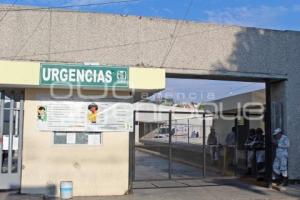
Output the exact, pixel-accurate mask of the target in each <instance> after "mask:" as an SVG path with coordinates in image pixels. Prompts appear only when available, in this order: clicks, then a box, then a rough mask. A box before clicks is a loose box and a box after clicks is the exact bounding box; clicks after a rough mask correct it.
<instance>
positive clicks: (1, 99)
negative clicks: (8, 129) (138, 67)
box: [0, 91, 4, 174]
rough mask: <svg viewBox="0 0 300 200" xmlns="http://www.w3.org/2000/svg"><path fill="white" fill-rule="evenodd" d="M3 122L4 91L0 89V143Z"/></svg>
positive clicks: (0, 159) (0, 169)
mask: <svg viewBox="0 0 300 200" xmlns="http://www.w3.org/2000/svg"><path fill="white" fill-rule="evenodd" d="M3 123H4V91H0V140H1V141H0V143H1V144H2V145H3V142H4V141H3V128H4V126H3ZM2 145H1V148H0V174H1V172H2V156H3V152H2Z"/></svg>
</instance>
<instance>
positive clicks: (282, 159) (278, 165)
mask: <svg viewBox="0 0 300 200" xmlns="http://www.w3.org/2000/svg"><path fill="white" fill-rule="evenodd" d="M273 137H274V140H273V144H274V146H275V147H276V154H275V159H274V162H273V177H272V178H273V180H277V179H278V177H280V179H281V180H282V181H281V183H282V184H283V185H285V186H286V185H287V184H288V171H287V170H288V148H289V147H290V141H289V138H288V137H287V136H286V135H284V134H283V132H282V130H281V129H280V128H277V129H276V130H275V131H274V133H273Z"/></svg>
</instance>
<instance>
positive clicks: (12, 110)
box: [0, 89, 24, 190]
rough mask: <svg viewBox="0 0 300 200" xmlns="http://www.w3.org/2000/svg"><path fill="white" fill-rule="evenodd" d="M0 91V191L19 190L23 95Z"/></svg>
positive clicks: (21, 92) (13, 91) (15, 92)
mask: <svg viewBox="0 0 300 200" xmlns="http://www.w3.org/2000/svg"><path fill="white" fill-rule="evenodd" d="M23 94H24V93H23V91H20V90H7V89H5V90H0V189H1V190H3V189H4V190H6V189H19V188H20V177H21V175H20V174H21V155H22V133H23V112H24V110H23V108H24V95H23Z"/></svg>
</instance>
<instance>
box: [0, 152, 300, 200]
mask: <svg viewBox="0 0 300 200" xmlns="http://www.w3.org/2000/svg"><path fill="white" fill-rule="evenodd" d="M136 159H137V160H136V161H138V162H137V163H139V165H138V166H136V167H137V169H136V170H137V171H136V172H137V176H138V178H141V179H142V178H167V175H168V161H167V160H166V159H165V158H163V157H161V156H154V155H153V154H149V153H145V152H142V151H137V155H136ZM173 164H174V176H175V177H176V176H177V177H179V176H180V178H191V177H201V178H199V179H197V180H177V181H175V180H172V181H151V182H146V181H138V182H135V183H134V188H135V189H134V193H133V194H131V195H126V196H114V197H76V198H74V199H75V200H196V199H199V200H201V199H203V200H227V199H230V200H286V199H288V200H289V199H291V200H294V199H295V200H300V185H298V186H295V185H293V186H289V187H288V188H287V190H286V191H284V192H278V191H275V190H272V189H267V188H263V187H258V186H254V185H250V184H247V183H245V182H242V181H241V180H239V179H236V178H229V177H228V178H224V177H223V178H206V179H203V178H202V172H201V170H199V168H194V167H191V166H188V165H185V164H182V163H179V162H174V163H173ZM40 199H43V197H42V196H28V195H18V194H16V193H13V192H10V193H9V192H2V193H1V192H0V200H40Z"/></svg>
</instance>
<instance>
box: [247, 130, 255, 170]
mask: <svg viewBox="0 0 300 200" xmlns="http://www.w3.org/2000/svg"><path fill="white" fill-rule="evenodd" d="M255 136H256V133H255V129H250V130H249V135H248V138H247V140H246V143H245V146H246V150H247V168H248V172H247V175H251V174H252V167H253V166H252V165H253V159H254V149H253V146H254V144H255Z"/></svg>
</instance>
